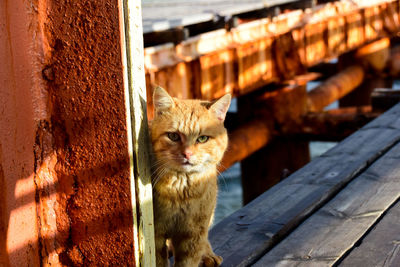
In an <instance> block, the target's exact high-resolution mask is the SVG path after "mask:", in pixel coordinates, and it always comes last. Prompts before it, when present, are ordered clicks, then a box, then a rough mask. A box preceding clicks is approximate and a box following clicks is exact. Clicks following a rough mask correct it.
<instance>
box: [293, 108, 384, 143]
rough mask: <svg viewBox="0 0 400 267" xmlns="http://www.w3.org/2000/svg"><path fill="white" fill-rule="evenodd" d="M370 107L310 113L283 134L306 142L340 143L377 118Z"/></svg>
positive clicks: (376, 114)
mask: <svg viewBox="0 0 400 267" xmlns="http://www.w3.org/2000/svg"><path fill="white" fill-rule="evenodd" d="M379 114H380V113H378V112H372V108H371V106H364V107H360V108H358V107H350V108H340V109H335V110H330V111H326V112H311V113H308V114H306V115H305V116H303V118H302V121H301V123H300V124H294V125H292V126H291V127H290V128H289V130H288V131H287V132H286V133H285V134H287V135H290V136H297V137H299V138H302V139H303V138H305V139H306V140H321V141H341V140H343V139H344V138H346V137H347V136H349V135H350V134H352V133H354V132H355V131H357V130H359V129H360V128H361V127H363V126H364V125H365V124H367V123H368V122H370V121H371V120H373V119H375V118H376V117H378V116H379Z"/></svg>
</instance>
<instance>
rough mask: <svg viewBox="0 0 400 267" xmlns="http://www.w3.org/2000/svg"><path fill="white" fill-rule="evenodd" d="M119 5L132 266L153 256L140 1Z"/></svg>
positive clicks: (148, 261) (147, 263)
mask: <svg viewBox="0 0 400 267" xmlns="http://www.w3.org/2000/svg"><path fill="white" fill-rule="evenodd" d="M119 8H120V16H121V18H120V20H121V24H120V25H121V26H120V27H121V29H120V31H121V54H122V55H121V56H122V64H123V71H124V73H123V76H124V91H125V107H126V115H127V116H126V117H127V118H126V123H127V132H128V140H127V141H128V150H129V161H130V185H131V205H132V209H133V211H132V213H133V224H134V225H133V231H132V232H133V235H134V236H133V240H134V243H135V244H134V246H135V266H146V267H147V266H149V267H153V266H155V264H156V260H155V244H154V226H153V225H154V220H153V202H152V186H151V170H150V159H149V155H150V148H149V143H150V141H149V138H148V126H147V125H148V123H147V116H146V115H147V114H146V77H145V71H144V57H143V55H144V52H143V31H142V16H141V2H140V1H139V0H136V1H128V0H120V2H119Z"/></svg>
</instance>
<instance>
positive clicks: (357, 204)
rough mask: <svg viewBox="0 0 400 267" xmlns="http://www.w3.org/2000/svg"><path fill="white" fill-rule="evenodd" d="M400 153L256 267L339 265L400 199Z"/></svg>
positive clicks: (376, 167)
mask: <svg viewBox="0 0 400 267" xmlns="http://www.w3.org/2000/svg"><path fill="white" fill-rule="evenodd" d="M399 153H400V144H397V145H395V146H394V147H393V148H392V149H390V150H389V151H388V152H387V153H386V154H385V155H383V156H382V157H381V158H380V159H379V160H377V161H376V162H374V163H373V164H372V165H371V166H370V167H369V168H368V169H366V170H365V171H364V172H363V173H362V174H361V175H360V176H358V177H357V178H356V179H354V180H353V181H352V182H351V183H350V184H348V185H347V186H346V187H345V188H344V189H343V190H342V191H340V193H339V194H338V195H336V196H335V197H334V198H333V199H332V200H331V201H330V202H329V203H327V204H325V205H324V206H323V207H322V208H321V209H319V210H318V211H317V212H316V213H314V214H313V215H312V216H311V217H310V218H308V219H307V220H306V221H305V222H304V223H302V224H301V225H300V226H299V227H298V228H297V229H296V230H295V231H294V232H292V233H291V234H290V235H289V236H288V237H286V238H285V239H284V240H282V241H281V242H280V243H279V244H278V245H277V246H275V247H274V248H273V249H272V250H271V251H269V252H268V253H267V254H266V255H265V256H263V257H262V258H261V259H260V260H259V261H257V263H256V264H254V265H253V266H255V267H256V266H258V267H260V266H278V265H279V266H310V265H315V266H332V265H333V264H335V263H337V262H338V261H339V260H340V259H341V258H342V257H343V255H345V254H346V253H347V252H348V251H349V250H350V249H352V248H353V247H354V246H355V244H356V243H357V242H358V241H359V240H360V239H361V238H362V236H363V235H364V234H365V233H366V232H367V231H368V230H369V229H370V228H371V227H372V226H373V225H374V223H375V222H376V221H377V220H378V219H379V217H380V216H381V215H382V214H383V213H384V212H385V211H386V210H387V209H388V208H389V207H390V206H391V205H392V204H393V203H395V202H396V200H397V199H398V198H399V197H400V180H399V179H398V173H399V172H400V164H399V157H398V155H399ZM368 264H369V262H368Z"/></svg>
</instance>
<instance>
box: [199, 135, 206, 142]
mask: <svg viewBox="0 0 400 267" xmlns="http://www.w3.org/2000/svg"><path fill="white" fill-rule="evenodd" d="M208 138H209V137H208V136H206V135H202V136H199V137H198V138H197V142H198V143H205V142H207V141H208Z"/></svg>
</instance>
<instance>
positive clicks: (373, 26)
mask: <svg viewBox="0 0 400 267" xmlns="http://www.w3.org/2000/svg"><path fill="white" fill-rule="evenodd" d="M357 2H360V1H357ZM360 3H361V2H360ZM398 11H399V1H397V0H396V1H390V2H386V1H369V2H368V1H364V2H362V3H361V4H360V5H354V4H349V2H343V1H342V2H340V3H339V2H335V3H329V4H325V5H322V6H317V7H315V8H313V9H310V10H308V11H302V10H295V11H291V12H288V13H286V14H280V15H279V16H276V17H273V18H272V19H266V18H264V19H257V20H255V21H251V22H249V23H244V24H240V25H238V26H237V27H234V28H232V29H230V30H225V29H220V30H215V31H212V32H208V33H204V34H200V35H197V36H193V37H190V38H188V39H187V40H185V41H183V42H181V43H180V44H178V45H175V46H174V45H172V44H170V45H162V46H159V47H149V48H147V49H145V58H146V71H147V74H148V76H149V77H152V78H151V79H149V83H148V86H150V87H152V86H155V85H158V84H157V78H156V77H158V76H159V75H160V74H159V73H165V72H166V71H167V70H168V73H169V74H170V75H171V76H172V77H180V79H182V80H185V81H189V82H186V83H185V84H182V86H181V88H180V89H179V90H181V91H182V92H181V93H180V94H181V95H189V94H190V93H188V92H191V91H192V90H196V92H197V91H199V92H200V93H199V94H198V95H196V97H199V98H203V99H215V98H217V97H218V96H221V95H223V94H224V93H225V92H228V91H229V92H231V93H232V94H233V95H235V96H239V95H243V94H247V93H248V92H250V91H254V90H256V89H258V88H260V87H262V86H264V85H267V84H270V83H271V82H274V81H284V80H288V79H289V80H290V79H291V78H293V77H294V76H296V75H299V74H303V73H304V72H305V70H306V68H307V67H310V66H314V65H316V64H318V63H321V62H323V61H325V60H329V59H331V58H332V57H335V56H338V55H340V54H343V53H345V52H349V51H351V50H354V49H356V48H359V47H361V46H363V45H365V44H368V43H370V42H372V41H374V40H377V39H379V38H384V37H387V36H394V35H395V34H396V32H397V31H398V30H399V28H400V23H399V16H398ZM385 25H386V26H385ZM199 62H200V64H199ZM182 63H184V64H186V66H187V69H186V71H184V72H181V71H180V69H178V68H175V67H174V66H176V65H179V64H182ZM210 78H216V81H215V82H214V80H213V79H211V80H210ZM193 85H195V88H193ZM173 87H174V85H173V84H172V83H169V84H168V85H167V86H166V89H167V90H168V91H174V90H175V91H176V89H174V88H173ZM199 88H200V89H199Z"/></svg>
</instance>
